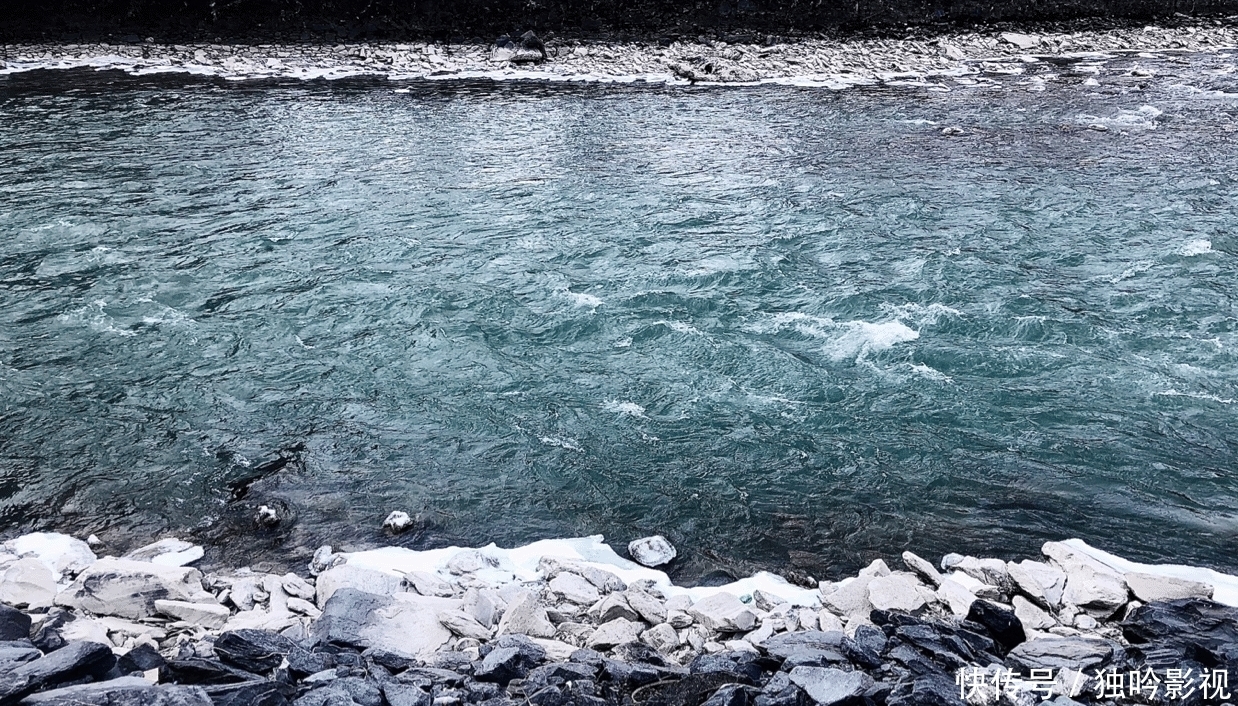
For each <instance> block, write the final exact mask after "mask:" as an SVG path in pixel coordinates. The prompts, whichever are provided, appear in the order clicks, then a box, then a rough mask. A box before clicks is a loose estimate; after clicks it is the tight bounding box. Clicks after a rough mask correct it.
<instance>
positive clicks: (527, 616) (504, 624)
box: [498, 593, 555, 637]
mask: <svg viewBox="0 0 1238 706" xmlns="http://www.w3.org/2000/svg"><path fill="white" fill-rule="evenodd" d="M498 634H500V635H528V636H529V637H554V636H555V626H554V624H553V623H551V622H550V617H549V616H548V615H546V607H545V606H543V605H542V603H541V601H539V600H538V599H537V596H535V595H533V594H532V593H526V594H525V595H524V596H523V597H522V598H519V599H517V600H516V602H515V603H513V604H511V605H509V606H508V607H507V611H506V612H505V613H503V619H502V620H500V621H499V629H498Z"/></svg>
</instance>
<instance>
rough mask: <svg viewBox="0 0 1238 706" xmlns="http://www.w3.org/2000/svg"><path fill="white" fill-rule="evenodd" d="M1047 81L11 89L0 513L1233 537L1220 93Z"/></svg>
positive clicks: (1017, 551) (4, 101) (943, 535)
mask: <svg viewBox="0 0 1238 706" xmlns="http://www.w3.org/2000/svg"><path fill="white" fill-rule="evenodd" d="M1201 75H1202V74H1201ZM1081 80H1082V79H1075V80H1062V81H1061V82H1060V84H1061V85H1058V86H1056V87H1055V86H1053V85H1051V86H1050V88H1049V90H1047V91H1031V90H1027V88H1026V87H1025V84H1022V83H1019V82H1015V81H1012V82H1011V84H1010V86H1009V87H1007V88H991V89H983V90H981V89H977V90H976V91H974V92H968V91H957V90H956V91H954V92H951V93H934V92H928V91H924V90H922V89H908V90H903V91H898V90H893V89H882V90H850V91H840V92H831V91H828V90H825V89H797V88H790V87H763V88H730V89H717V88H715V89H710V88H689V87H656V86H655V87H650V86H635V87H623V86H605V85H574V86H559V87H556V86H545V85H543V86H537V85H528V84H524V85H521V84H508V85H504V84H491V83H487V82H479V83H442V84H429V83H422V84H411V85H409V86H406V88H407V89H408V91H407V92H396V91H394V90H393V88H394V87H393V86H392V85H390V84H386V83H382V82H378V83H365V82H357V83H336V84H331V85H328V84H325V83H312V84H223V83H215V82H209V81H194V80H190V79H173V78H167V79H159V80H151V79H133V78H125V77H121V76H119V75H113V74H98V75H95V74H63V73H62V74H52V73H39V74H30V75H24V76H16V75H15V76H9V77H5V78H2V79H0V126H2V127H0V442H2V443H0V527H3V528H6V529H7V530H8V531H18V530H22V529H29V528H33V527H40V528H57V529H62V530H68V531H77V532H96V533H99V534H100V535H101V536H103V537H104V538H105V539H108V540H109V541H111V542H113V543H115V544H123V543H125V542H126V541H128V540H126V537H135V536H136V537H137V538H142V539H144V538H146V537H149V536H150V535H153V534H158V533H161V532H168V531H175V532H178V533H181V534H192V535H193V536H195V537H197V538H199V539H200V540H202V541H205V542H208V543H209V544H211V546H212V551H214V552H216V556H223V555H226V554H227V553H228V552H229V551H238V550H243V551H244V552H247V553H249V552H255V551H268V552H269V553H270V555H271V556H282V554H281V552H286V551H288V550H289V548H292V549H293V550H295V551H293V554H296V553H297V552H301V553H303V552H304V550H305V549H306V548H307V547H308V548H309V549H310V550H312V548H313V547H314V546H316V545H317V544H318V543H324V542H332V543H334V544H336V545H337V546H338V545H339V544H345V545H348V544H356V545H363V544H367V543H384V542H388V541H396V542H401V543H406V544H409V545H417V546H427V545H432V544H436V543H442V542H447V541H453V542H456V541H464V542H471V543H478V542H487V541H497V542H499V543H500V544H509V545H510V544H514V543H518V542H523V541H527V540H531V539H537V538H544V537H551V536H569V535H580V534H591V533H604V534H606V535H607V537H608V538H609V539H611V540H614V541H616V542H619V541H622V542H626V541H627V540H629V539H632V538H634V537H637V536H641V535H644V534H648V533H653V532H660V533H663V534H665V535H667V536H668V537H670V538H671V539H672V541H674V542H675V543H676V544H678V545H679V546H680V548H681V550H682V551H683V553H684V554H685V562H684V568H682V569H680V571H682V572H684V573H686V574H696V575H699V574H701V573H704V572H706V571H709V570H713V569H719V568H720V569H723V570H726V571H730V572H732V573H743V572H747V571H749V570H751V569H753V568H756V567H782V568H794V569H797V570H799V571H801V572H806V573H809V574H812V575H814V576H817V577H824V576H827V575H837V574H841V573H842V572H843V571H845V570H847V569H850V568H853V567H854V566H855V565H856V564H857V563H859V562H862V561H867V560H870V559H871V558H873V557H874V556H878V555H887V556H888V555H891V554H897V553H898V552H899V551H901V550H902V549H904V548H912V549H915V550H917V551H920V552H923V553H925V554H926V555H927V554H939V553H942V552H945V551H960V552H969V553H983V554H987V555H998V556H1007V555H1027V554H1029V553H1034V552H1035V551H1036V550H1037V548H1038V546H1039V544H1040V543H1041V542H1043V541H1045V540H1047V539H1060V538H1064V537H1068V536H1079V537H1083V538H1085V539H1086V540H1088V541H1089V542H1092V543H1094V544H1097V545H1099V546H1101V547H1104V548H1108V549H1112V550H1115V551H1119V553H1122V554H1125V555H1128V556H1131V557H1139V558H1144V559H1154V560H1164V559H1168V558H1175V559H1179V560H1182V561H1191V562H1198V563H1205V564H1210V565H1213V566H1217V567H1221V568H1227V569H1231V570H1233V569H1238V560H1235V558H1234V555H1233V552H1232V547H1233V543H1234V539H1235V536H1236V535H1238V519H1236V518H1238V514H1236V513H1238V479H1236V478H1235V473H1234V469H1235V462H1236V461H1238V446H1235V444H1236V443H1238V436H1236V435H1235V430H1236V426H1235V412H1236V410H1238V407H1236V405H1238V402H1236V400H1238V357H1236V356H1235V351H1236V350H1238V348H1236V347H1238V306H1236V303H1238V274H1236V273H1235V262H1236V260H1235V255H1236V254H1238V239H1236V236H1238V215H1236V213H1235V204H1236V203H1238V150H1236V144H1235V143H1236V140H1235V137H1236V136H1238V132H1236V131H1235V126H1236V125H1238V95H1235V92H1234V91H1233V89H1232V88H1230V89H1229V90H1230V91H1231V92H1230V93H1228V94H1227V93H1218V92H1217V91H1218V90H1219V89H1218V86H1217V84H1216V82H1217V81H1219V80H1221V79H1215V78H1209V79H1207V80H1208V81H1211V83H1207V82H1204V83H1200V82H1199V81H1197V82H1195V84H1192V85H1193V86H1194V87H1187V86H1184V85H1183V84H1184V83H1190V81H1186V80H1185V79H1182V78H1181V77H1174V76H1166V77H1163V78H1161V79H1158V80H1157V81H1154V82H1152V83H1151V85H1144V86H1143V87H1140V86H1138V85H1135V84H1133V83H1119V84H1118V85H1110V86H1106V87H1105V88H1103V89H1090V88H1087V87H1085V86H1082V85H1081V84H1080V81H1081ZM1143 83H1144V84H1147V83H1148V82H1147V81H1144V82H1143ZM1205 84H1206V85H1205ZM1201 85H1202V86H1203V88H1204V89H1207V90H1206V92H1201V91H1200V90H1199V87H1200V86H1201ZM1225 88H1226V87H1225V86H1220V89H1225ZM1089 124H1098V125H1099V124H1103V125H1105V126H1106V127H1108V128H1109V130H1108V131H1105V132H1101V131H1098V130H1091V129H1087V127H1086V126H1087V125H1089ZM954 125H957V126H961V127H963V128H964V129H965V130H966V131H967V134H965V135H962V136H957V137H948V136H943V135H942V134H941V133H940V130H941V128H942V127H943V126H954ZM281 450H282V451H281ZM279 453H283V455H284V457H285V458H286V459H289V460H290V462H289V463H288V464H287V465H284V466H283V467H282V468H280V469H278V470H273V468H272V467H270V466H267V467H263V468H259V467H260V466H261V464H262V463H264V462H265V461H268V460H269V459H271V458H273V457H274V456H275V455H276V454H279ZM275 465H279V464H275ZM256 469H257V470H256ZM260 471H261V472H260ZM259 475H261V476H262V478H261V479H259V480H257V481H256V482H254V483H253V484H252V485H247V484H248V483H249V482H250V481H252V480H254V478H255V477H256V476H259ZM238 483H240V484H241V485H238ZM241 488H247V492H246V491H245V490H242V489H241ZM260 503H274V504H277V505H278V506H279V507H280V508H281V509H282V511H283V512H286V513H288V515H287V519H286V521H285V523H284V524H283V525H282V526H281V527H280V528H278V529H277V530H270V531H268V530H263V531H259V530H257V529H256V528H255V527H253V525H252V521H251V520H250V519H249V518H250V517H252V512H253V510H254V508H255V507H256V506H257V505H258V504H260ZM397 508H399V509H405V510H408V511H410V512H414V513H421V514H422V516H423V519H424V520H425V521H426V522H427V524H426V525H425V527H423V529H422V530H421V531H418V532H414V533H411V534H408V535H404V536H402V537H400V538H398V539H396V540H388V539H385V538H384V537H383V536H382V535H381V534H380V533H379V531H378V529H377V527H378V524H379V523H380V522H381V521H382V519H383V517H384V516H385V515H386V514H387V512H389V511H390V510H392V509H397ZM238 534H239V535H241V536H242V537H243V539H241V540H239V541H238V540H237V539H236V537H237V535H238ZM134 541H136V540H134ZM297 555H298V556H299V555H300V554H297Z"/></svg>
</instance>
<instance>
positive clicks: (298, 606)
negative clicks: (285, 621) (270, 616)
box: [288, 598, 322, 618]
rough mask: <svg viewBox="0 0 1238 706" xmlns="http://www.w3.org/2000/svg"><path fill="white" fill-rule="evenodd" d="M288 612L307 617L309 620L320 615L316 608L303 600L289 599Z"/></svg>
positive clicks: (320, 612)
mask: <svg viewBox="0 0 1238 706" xmlns="http://www.w3.org/2000/svg"><path fill="white" fill-rule="evenodd" d="M288 610H290V611H292V612H294V613H300V614H301V615H308V616H309V617H311V618H317V617H318V616H320V615H322V611H321V610H318V606H316V605H314V604H313V603H310V602H309V601H307V600H305V599H304V598H289V599H288Z"/></svg>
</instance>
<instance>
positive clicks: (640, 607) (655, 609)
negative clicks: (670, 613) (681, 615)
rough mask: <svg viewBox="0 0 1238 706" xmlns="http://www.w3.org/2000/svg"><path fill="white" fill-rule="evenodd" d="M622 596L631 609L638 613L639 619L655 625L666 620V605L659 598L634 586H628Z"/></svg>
mask: <svg viewBox="0 0 1238 706" xmlns="http://www.w3.org/2000/svg"><path fill="white" fill-rule="evenodd" d="M623 595H624V597H625V598H626V599H627V601H628V605H629V606H631V608H632V610H634V611H636V612H637V614H639V615H640V617H641V619H643V620H644V621H645V622H647V623H649V624H650V625H656V624H658V623H661V622H664V621H665V620H666V605H665V604H664V603H663V602H662V601H661V599H659V598H656V597H654V596H652V595H650V594H648V593H646V592H645V591H642V590H641V589H639V588H636V587H635V586H632V587H629V588H628V590H627V591H625V592H624V594H623Z"/></svg>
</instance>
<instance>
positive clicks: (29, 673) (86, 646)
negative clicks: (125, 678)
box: [0, 642, 116, 704]
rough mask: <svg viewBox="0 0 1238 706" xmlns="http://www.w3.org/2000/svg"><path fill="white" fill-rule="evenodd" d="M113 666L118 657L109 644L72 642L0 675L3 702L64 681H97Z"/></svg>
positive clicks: (67, 682)
mask: <svg viewBox="0 0 1238 706" xmlns="http://www.w3.org/2000/svg"><path fill="white" fill-rule="evenodd" d="M114 666H116V657H115V655H113V654H112V650H111V648H110V647H109V646H107V645H101V644H99V643H97V642H70V643H68V644H66V645H65V646H64V647H61V648H60V649H58V650H56V651H55V652H52V653H50V654H46V655H44V656H43V657H40V658H39V659H36V660H34V661H31V662H25V663H22V664H20V665H18V666H16V667H14V668H13V669H10V670H9V671H8V673H6V674H3V675H0V703H3V704H8V703H13V702H15V701H17V700H18V699H20V698H21V697H22V696H24V695H26V694H29V693H32V692H35V691H43V690H46V689H51V688H54V687H57V686H59V685H61V684H73V683H76V682H81V681H94V680H96V679H99V678H101V677H104V676H106V675H107V674H108V672H110V671H111V670H112V668H113V667H114Z"/></svg>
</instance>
